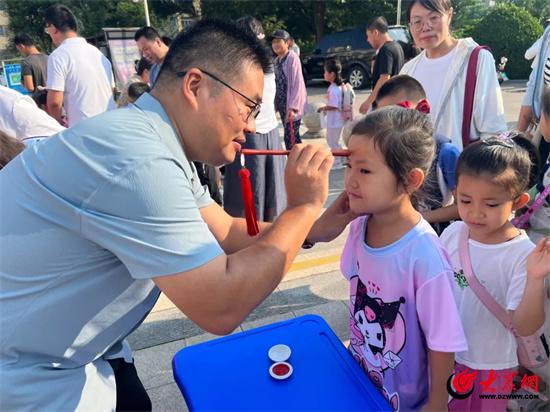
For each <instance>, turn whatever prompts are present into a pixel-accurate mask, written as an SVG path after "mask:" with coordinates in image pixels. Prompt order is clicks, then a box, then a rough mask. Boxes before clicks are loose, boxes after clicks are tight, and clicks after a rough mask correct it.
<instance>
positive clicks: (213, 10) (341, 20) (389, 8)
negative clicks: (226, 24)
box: [202, 0, 396, 50]
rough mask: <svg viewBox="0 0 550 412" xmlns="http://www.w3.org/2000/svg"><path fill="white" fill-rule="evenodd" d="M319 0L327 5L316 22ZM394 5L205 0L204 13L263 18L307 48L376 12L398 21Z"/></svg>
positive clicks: (366, 0) (343, 0) (269, 27)
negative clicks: (327, 34) (328, 34)
mask: <svg viewBox="0 0 550 412" xmlns="http://www.w3.org/2000/svg"><path fill="white" fill-rule="evenodd" d="M320 3H322V4H323V5H324V13H323V14H324V17H323V18H322V19H321V21H318V25H316V24H315V23H316V19H315V15H316V13H315V12H316V10H317V11H318V10H319V5H320ZM395 7H396V2H395V1H385V0H330V1H321V0H303V1H287V0H282V1H277V0H265V1H246V0H235V1H229V0H221V1H216V0H203V1H202V12H203V15H204V16H210V17H218V18H230V19H237V18H239V17H242V16H245V15H251V16H254V17H256V18H258V19H259V20H261V21H262V23H263V24H264V29H265V31H266V32H267V33H271V32H272V31H273V30H274V29H277V28H282V29H285V30H287V31H288V32H289V33H290V34H291V35H292V36H293V37H294V38H295V39H296V41H297V42H298V43H299V44H300V47H301V48H302V49H305V50H308V49H312V48H313V44H314V43H315V41H316V40H318V39H319V37H320V36H321V35H322V34H323V33H330V32H334V31H338V30H343V29H347V28H351V27H355V26H360V25H362V26H364V25H366V24H367V22H368V21H369V20H370V19H372V18H373V17H376V16H384V17H386V19H388V22H389V23H390V24H395V20H396V8H395Z"/></svg>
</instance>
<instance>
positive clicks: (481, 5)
mask: <svg viewBox="0 0 550 412" xmlns="http://www.w3.org/2000/svg"><path fill="white" fill-rule="evenodd" d="M489 10H490V8H489V6H487V4H486V3H485V2H484V1H483V0H455V1H453V11H454V16H453V22H452V27H453V35H454V36H455V37H456V38H463V37H470V36H471V34H472V30H473V28H474V27H475V25H476V24H477V23H479V21H480V20H481V19H482V18H483V17H485V16H486V15H487V13H488V12H489Z"/></svg>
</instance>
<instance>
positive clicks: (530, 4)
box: [497, 0, 550, 23]
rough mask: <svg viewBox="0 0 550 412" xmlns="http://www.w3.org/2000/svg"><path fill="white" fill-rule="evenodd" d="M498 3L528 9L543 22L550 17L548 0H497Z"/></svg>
mask: <svg viewBox="0 0 550 412" xmlns="http://www.w3.org/2000/svg"><path fill="white" fill-rule="evenodd" d="M497 3H498V4H513V5H516V6H518V7H523V8H525V9H527V10H529V13H531V14H532V15H533V16H534V17H535V18H536V19H538V20H539V21H540V23H542V22H543V20H544V19H548V18H550V1H548V0H497Z"/></svg>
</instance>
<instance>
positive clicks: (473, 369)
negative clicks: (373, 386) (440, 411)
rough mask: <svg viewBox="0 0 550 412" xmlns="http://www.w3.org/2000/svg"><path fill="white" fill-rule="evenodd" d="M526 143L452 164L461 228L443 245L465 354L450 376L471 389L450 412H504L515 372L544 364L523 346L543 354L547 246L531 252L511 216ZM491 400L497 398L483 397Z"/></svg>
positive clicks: (481, 150) (501, 141)
mask: <svg viewBox="0 0 550 412" xmlns="http://www.w3.org/2000/svg"><path fill="white" fill-rule="evenodd" d="M522 139H523V141H520V140H522ZM528 143H529V141H528V140H527V139H525V138H523V137H521V136H510V135H500V136H499V137H492V138H489V139H487V140H483V141H480V142H475V143H472V144H471V145H469V146H468V147H467V148H466V149H464V151H463V152H462V153H461V155H460V157H459V159H458V164H457V171H456V176H457V189H456V193H457V201H458V213H459V215H460V217H461V219H462V221H459V222H455V223H453V224H451V225H450V226H449V227H448V228H447V229H446V230H445V231H444V232H443V234H442V235H441V242H442V243H443V245H444V246H445V247H446V249H447V252H448V253H449V256H450V259H451V264H452V267H453V272H454V281H453V282H452V284H453V294H454V297H455V300H456V304H457V306H458V311H459V314H460V317H461V319H462V325H463V327H464V332H465V333H466V338H467V340H468V350H467V351H463V352H458V353H456V355H455V361H456V366H455V376H458V377H460V376H461V375H460V373H461V372H463V373H464V374H470V376H472V378H473V377H475V380H474V379H473V380H472V382H470V385H463V386H468V387H467V388H463V389H464V392H465V393H468V392H469V389H472V393H471V394H470V395H469V396H460V395H464V394H465V393H458V392H456V393H455V394H454V395H453V393H452V392H451V391H450V392H451V395H453V398H454V399H453V400H452V401H451V402H450V403H449V411H465V410H466V411H503V412H504V411H505V410H506V405H507V403H508V398H507V397H508V395H509V394H510V393H511V392H512V390H513V389H514V385H513V384H512V379H513V378H514V377H515V376H516V375H517V373H518V372H517V368H518V365H519V364H522V365H524V366H528V365H529V362H532V364H542V363H543V362H544V361H545V360H546V361H547V359H548V353H544V352H545V350H544V348H542V350H541V351H538V352H537V355H538V356H536V357H535V358H536V359H537V361H533V360H532V358H531V357H529V358H528V359H526V357H525V354H526V353H527V352H526V351H525V349H526V346H525V342H526V340H527V339H532V340H531V342H534V343H536V344H538V345H539V346H544V343H543V342H544V339H545V338H544V335H542V333H541V331H540V328H541V326H542V325H543V322H544V293H545V290H544V278H545V277H546V276H547V275H548V273H550V238H543V239H541V240H540V241H539V242H538V243H537V245H536V246H535V245H534V244H533V243H532V242H531V241H530V240H529V237H528V236H527V234H526V233H525V231H524V230H521V229H518V228H517V227H515V226H514V225H513V224H512V222H511V221H510V216H511V214H512V212H513V211H516V210H518V209H520V208H522V207H523V206H525V205H526V203H527V202H528V200H529V195H528V194H527V192H526V190H527V189H528V187H529V179H530V174H531V173H530V172H531V170H530V169H531V159H530V155H529V151H528V150H527V148H526V144H528ZM526 337H528V338H526ZM539 346H537V348H536V349H539ZM528 349H529V350H531V349H533V348H532V347H529V348H528ZM539 358H540V359H539ZM462 376H463V375H462ZM457 379H458V378H457ZM453 382H454V381H453ZM482 382H483V383H482ZM508 382H509V383H508ZM463 383H464V382H463ZM459 386H460V385H459ZM455 391H456V388H455ZM493 393H494V394H497V395H498V396H495V397H494V398H491V397H485V396H483V395H484V394H493Z"/></svg>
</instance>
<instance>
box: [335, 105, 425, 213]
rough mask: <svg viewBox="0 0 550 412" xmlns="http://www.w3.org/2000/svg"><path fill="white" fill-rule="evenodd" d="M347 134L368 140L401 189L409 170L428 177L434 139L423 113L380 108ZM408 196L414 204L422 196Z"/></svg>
mask: <svg viewBox="0 0 550 412" xmlns="http://www.w3.org/2000/svg"><path fill="white" fill-rule="evenodd" d="M351 135H352V137H353V136H355V135H359V136H361V135H362V136H365V137H367V138H370V139H372V140H373V142H374V145H375V147H377V148H378V150H379V151H380V153H382V156H384V160H385V162H386V164H387V165H388V167H389V168H390V169H391V170H392V172H393V174H394V175H395V177H396V179H397V182H398V184H400V185H402V186H403V187H405V188H406V187H407V186H408V184H409V182H408V181H409V175H410V173H411V171H412V170H413V169H416V168H418V169H420V170H422V171H423V172H424V176H427V175H428V172H429V170H430V167H431V165H432V161H433V159H434V156H435V139H434V138H433V127H432V123H431V121H430V119H429V118H428V116H426V115H425V114H423V113H420V112H418V111H416V110H410V109H405V108H403V107H399V106H387V107H383V108H381V109H379V110H376V111H374V112H372V113H369V114H368V115H367V116H365V117H364V118H363V119H361V120H360V121H359V122H357V123H356V124H355V126H354V127H353V130H352V132H351ZM346 143H347V141H346ZM410 196H411V200H412V202H413V205H416V204H418V201H419V200H421V199H419V198H422V197H423V196H425V194H423V193H422V192H421V191H420V192H415V193H411V194H410Z"/></svg>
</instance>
